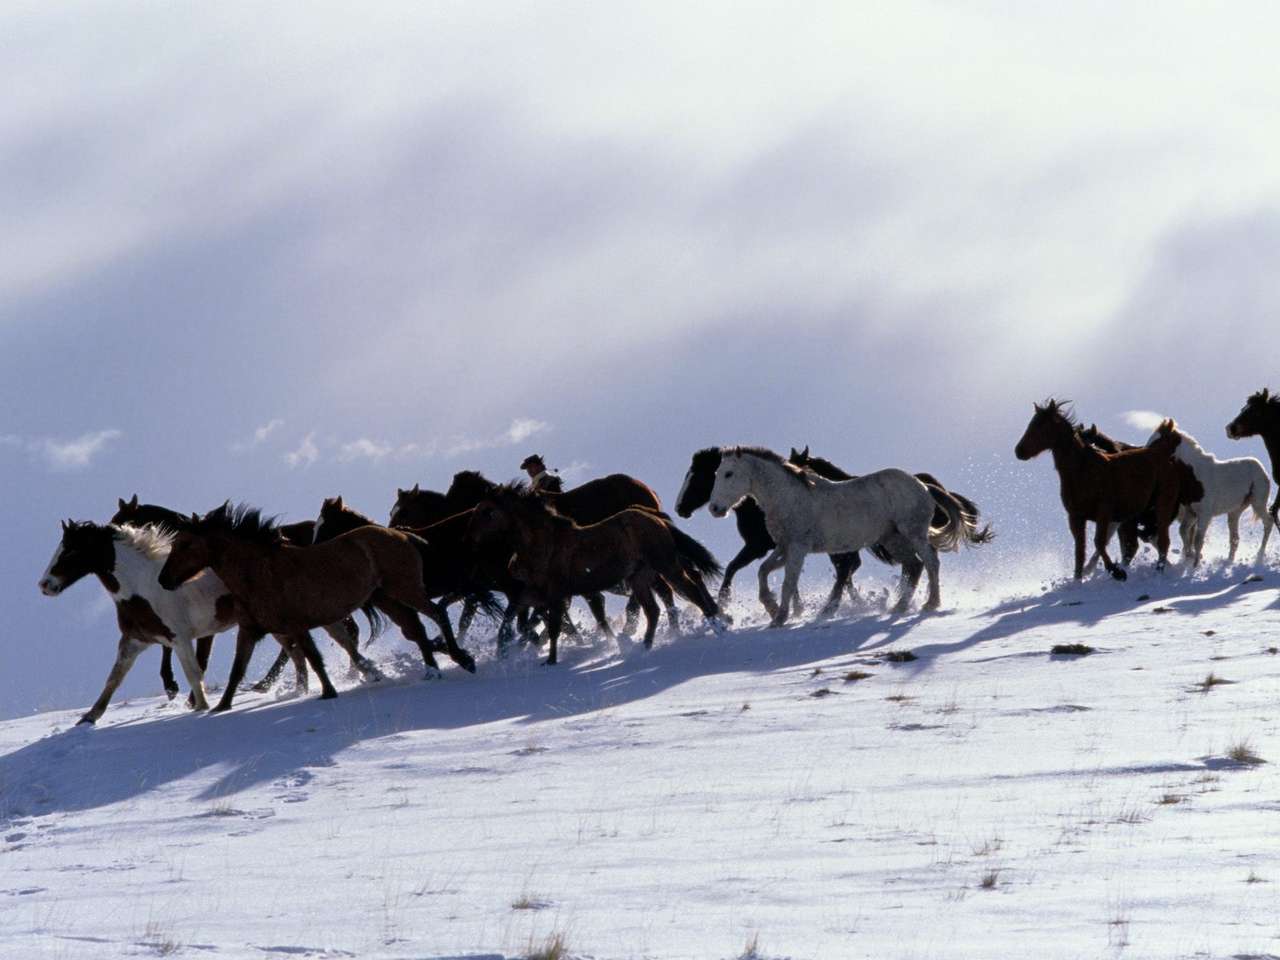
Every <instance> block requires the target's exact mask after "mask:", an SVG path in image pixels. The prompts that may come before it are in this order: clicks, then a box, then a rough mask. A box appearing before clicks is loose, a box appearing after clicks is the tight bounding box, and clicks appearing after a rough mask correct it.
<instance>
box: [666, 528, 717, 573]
mask: <svg viewBox="0 0 1280 960" xmlns="http://www.w3.org/2000/svg"><path fill="white" fill-rule="evenodd" d="M667 529H668V530H670V531H671V539H673V540H674V541H675V542H676V555H677V556H679V558H680V565H681V566H682V567H684V568H685V569H686V570H688V571H691V572H694V573H697V574H698V575H699V576H700V577H703V578H705V577H718V576H720V575H721V574H722V573H724V568H723V567H722V566H720V562H719V561H718V560H716V558H715V557H714V556H713V555H712V553H711V551H710V550H708V549H707V548H706V547H704V546H703V545H702V544H700V543H699V542H698V541H697V540H695V539H693V537H691V536H689V535H688V534H687V533H685V532H684V531H683V530H681V529H680V528H679V527H677V526H676V525H675V524H674V523H668V524H667Z"/></svg>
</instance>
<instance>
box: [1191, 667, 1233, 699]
mask: <svg viewBox="0 0 1280 960" xmlns="http://www.w3.org/2000/svg"><path fill="white" fill-rule="evenodd" d="M1224 683H1235V681H1234V680H1228V679H1227V678H1226V677H1220V676H1218V675H1217V674H1216V673H1214V672H1213V671H1212V670H1210V671H1209V673H1208V674H1207V675H1206V676H1205V678H1204V679H1203V680H1201V681H1200V682H1199V683H1198V684H1196V689H1197V690H1199V691H1200V692H1201V693H1208V692H1209V691H1210V690H1212V689H1213V688H1214V687H1219V686H1222V685H1223V684H1224Z"/></svg>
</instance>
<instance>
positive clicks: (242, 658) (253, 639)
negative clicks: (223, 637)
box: [209, 626, 263, 713]
mask: <svg viewBox="0 0 1280 960" xmlns="http://www.w3.org/2000/svg"><path fill="white" fill-rule="evenodd" d="M262 637H263V633H262V632H261V631H260V630H251V629H249V628H248V627H244V626H242V627H241V628H240V629H239V630H238V631H237V632H236V656H235V659H234V660H232V661H231V674H230V676H228V677H227V686H226V689H225V690H223V691H222V699H221V700H219V701H218V705H217V706H216V707H214V708H213V709H212V710H211V711H209V712H210V713H223V712H225V711H227V710H230V709H231V701H232V700H234V699H235V696H236V689H237V688H238V687H239V686H240V681H241V680H243V679H244V672H245V670H247V669H248V668H249V660H250V658H252V657H253V648H254V647H256V646H257V645H258V641H259V640H261V639H262Z"/></svg>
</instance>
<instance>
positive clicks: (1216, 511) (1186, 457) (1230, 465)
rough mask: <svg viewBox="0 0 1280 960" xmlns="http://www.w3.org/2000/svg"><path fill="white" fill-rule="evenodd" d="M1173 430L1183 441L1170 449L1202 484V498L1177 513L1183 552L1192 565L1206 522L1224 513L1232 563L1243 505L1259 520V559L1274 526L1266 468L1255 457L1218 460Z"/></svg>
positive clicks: (1201, 550)
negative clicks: (1260, 523) (1268, 506)
mask: <svg viewBox="0 0 1280 960" xmlns="http://www.w3.org/2000/svg"><path fill="white" fill-rule="evenodd" d="M1176 432H1177V434H1178V435H1179V436H1180V437H1181V438H1182V442H1181V443H1179V444H1178V446H1177V448H1176V449H1175V450H1174V451H1173V455H1174V457H1175V458H1176V459H1178V460H1181V461H1182V462H1183V463H1185V464H1186V465H1187V466H1189V467H1190V468H1191V470H1192V472H1193V473H1194V474H1195V475H1196V479H1197V480H1199V481H1200V484H1201V485H1202V486H1203V487H1204V498H1203V499H1202V500H1198V501H1196V502H1195V503H1192V504H1190V505H1189V506H1184V507H1183V508H1182V509H1181V511H1179V514H1178V526H1179V531H1180V532H1181V534H1182V555H1183V556H1184V557H1189V558H1190V559H1191V563H1192V565H1193V566H1194V565H1197V564H1199V563H1200V559H1201V556H1202V554H1203V553H1204V538H1205V534H1206V533H1208V531H1209V523H1210V522H1211V521H1212V520H1213V518H1214V517H1217V516H1220V515H1221V514H1224V513H1225V514H1226V515H1227V530H1228V531H1229V532H1230V536H1231V547H1230V553H1229V554H1228V556H1227V561H1228V562H1229V563H1232V562H1234V561H1235V559H1236V549H1237V548H1238V547H1239V546H1240V514H1242V513H1244V511H1245V508H1247V507H1252V508H1253V515H1254V516H1255V517H1257V518H1258V519H1259V520H1261V521H1262V545H1261V546H1260V547H1258V559H1259V560H1261V559H1262V557H1263V556H1264V554H1265V553H1266V550H1267V540H1268V539H1269V538H1270V537H1271V528H1272V527H1273V526H1275V521H1274V520H1272V518H1271V515H1270V514H1269V513H1267V496H1268V495H1269V494H1270V492H1271V481H1270V479H1268V477H1267V471H1266V468H1264V467H1263V466H1262V463H1261V462H1260V461H1259V460H1257V459H1255V458H1254V457H1236V458H1234V459H1231V460H1219V459H1218V458H1217V457H1215V456H1214V455H1213V454H1212V453H1210V452H1209V451H1207V450H1205V449H1204V448H1203V447H1202V446H1200V444H1199V443H1198V442H1197V441H1196V438H1195V437H1193V436H1191V435H1190V434H1188V433H1186V432H1184V431H1182V430H1177V431H1176ZM1152 440H1155V434H1153V435H1152V437H1151V440H1148V441H1147V444H1148V446H1149V445H1150V444H1151V441H1152Z"/></svg>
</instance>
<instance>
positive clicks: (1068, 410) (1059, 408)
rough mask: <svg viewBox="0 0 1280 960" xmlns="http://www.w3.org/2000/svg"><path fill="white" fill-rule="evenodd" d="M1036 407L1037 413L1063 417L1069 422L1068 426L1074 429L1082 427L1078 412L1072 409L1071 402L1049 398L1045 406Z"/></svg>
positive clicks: (1038, 404)
mask: <svg viewBox="0 0 1280 960" xmlns="http://www.w3.org/2000/svg"><path fill="white" fill-rule="evenodd" d="M1035 406H1036V412H1037V413H1047V414H1049V415H1051V416H1053V415H1056V416H1058V417H1061V418H1062V419H1063V420H1065V421H1067V425H1068V426H1070V427H1071V428H1072V429H1077V428H1079V426H1080V422H1079V421H1078V420H1077V419H1076V412H1075V409H1074V408H1073V407H1072V405H1071V401H1070V400H1057V399H1055V398H1053V397H1049V398H1048V399H1046V400H1045V402H1044V403H1043V404H1040V403H1037V404H1036V405H1035Z"/></svg>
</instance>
